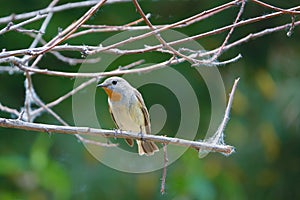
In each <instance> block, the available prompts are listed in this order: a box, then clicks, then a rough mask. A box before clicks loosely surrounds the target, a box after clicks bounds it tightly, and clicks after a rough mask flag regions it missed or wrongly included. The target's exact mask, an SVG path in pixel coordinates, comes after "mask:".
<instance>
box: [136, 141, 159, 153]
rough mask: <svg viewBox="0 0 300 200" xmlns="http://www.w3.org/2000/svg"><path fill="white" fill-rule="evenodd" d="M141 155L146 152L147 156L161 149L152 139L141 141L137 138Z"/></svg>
mask: <svg viewBox="0 0 300 200" xmlns="http://www.w3.org/2000/svg"><path fill="white" fill-rule="evenodd" d="M136 142H137V145H138V151H139V155H144V154H146V155H147V156H151V155H153V154H154V153H155V152H157V151H159V149H158V147H157V146H156V144H155V143H154V142H152V141H140V140H137V141H136Z"/></svg>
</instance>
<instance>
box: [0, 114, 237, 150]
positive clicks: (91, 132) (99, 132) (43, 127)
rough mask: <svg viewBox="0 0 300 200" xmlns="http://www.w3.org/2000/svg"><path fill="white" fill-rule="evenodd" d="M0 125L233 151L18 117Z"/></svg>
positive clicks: (161, 138) (201, 144) (216, 146)
mask: <svg viewBox="0 0 300 200" xmlns="http://www.w3.org/2000/svg"><path fill="white" fill-rule="evenodd" d="M0 127H5V128H14V129H22V130H28V131H38V132H43V133H61V134H71V135H75V134H80V135H93V136H102V137H107V138H132V139H137V140H141V139H143V140H151V141H153V142H157V143H163V144H173V145H178V146H184V147H190V148H194V149H199V148H202V149H205V150H209V151H212V152H220V153H223V154H226V155H230V154H231V153H232V152H234V147H233V146H230V145H211V144H207V143H205V142H200V141H190V140H185V139H180V138H172V137H167V136H158V135H145V134H144V135H143V136H142V138H141V136H139V135H137V134H136V133H132V132H127V131H115V130H105V129H96V128H89V127H73V126H60V125H51V124H40V123H31V122H25V121H21V120H18V119H5V118H0Z"/></svg>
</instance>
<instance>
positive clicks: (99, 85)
mask: <svg viewBox="0 0 300 200" xmlns="http://www.w3.org/2000/svg"><path fill="white" fill-rule="evenodd" d="M107 86H108V84H103V83H100V84H98V85H97V87H107Z"/></svg>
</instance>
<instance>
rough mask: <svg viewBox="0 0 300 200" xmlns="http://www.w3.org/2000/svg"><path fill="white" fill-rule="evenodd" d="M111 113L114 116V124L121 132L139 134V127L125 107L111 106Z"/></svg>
mask: <svg viewBox="0 0 300 200" xmlns="http://www.w3.org/2000/svg"><path fill="white" fill-rule="evenodd" d="M111 111H112V113H113V115H114V118H115V120H116V123H117V124H118V126H119V128H120V129H121V130H124V131H132V132H136V133H140V132H141V130H140V126H139V125H138V124H137V123H136V122H135V121H133V119H132V117H131V116H130V113H129V109H126V107H125V106H120V105H114V106H111Z"/></svg>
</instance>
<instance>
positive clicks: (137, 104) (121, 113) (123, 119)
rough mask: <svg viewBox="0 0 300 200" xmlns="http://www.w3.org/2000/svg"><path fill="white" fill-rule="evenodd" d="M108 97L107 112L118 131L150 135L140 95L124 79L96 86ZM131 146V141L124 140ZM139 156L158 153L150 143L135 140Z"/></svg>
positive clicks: (115, 79)
mask: <svg viewBox="0 0 300 200" xmlns="http://www.w3.org/2000/svg"><path fill="white" fill-rule="evenodd" d="M97 87H102V88H103V89H104V91H105V92H106V94H107V95H108V105H109V112H110V114H111V116H112V119H113V121H114V122H115V125H116V127H117V128H118V129H120V130H124V131H131V132H134V133H137V134H151V125H150V119H149V113H148V110H147V108H146V106H145V103H144V100H143V97H142V95H141V93H139V91H138V90H137V89H135V88H134V87H132V86H131V85H130V84H129V83H128V82H127V81H126V80H125V79H123V78H120V77H110V78H108V79H106V80H105V81H104V82H103V83H101V84H99V85H97ZM125 140H126V142H127V143H128V145H129V146H131V147H132V146H133V140H132V139H127V138H126V139H125ZM136 143H137V145H138V152H139V155H144V154H146V155H148V156H149V155H153V154H154V152H157V151H159V149H158V147H157V146H156V144H155V143H154V142H152V141H143V140H136Z"/></svg>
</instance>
